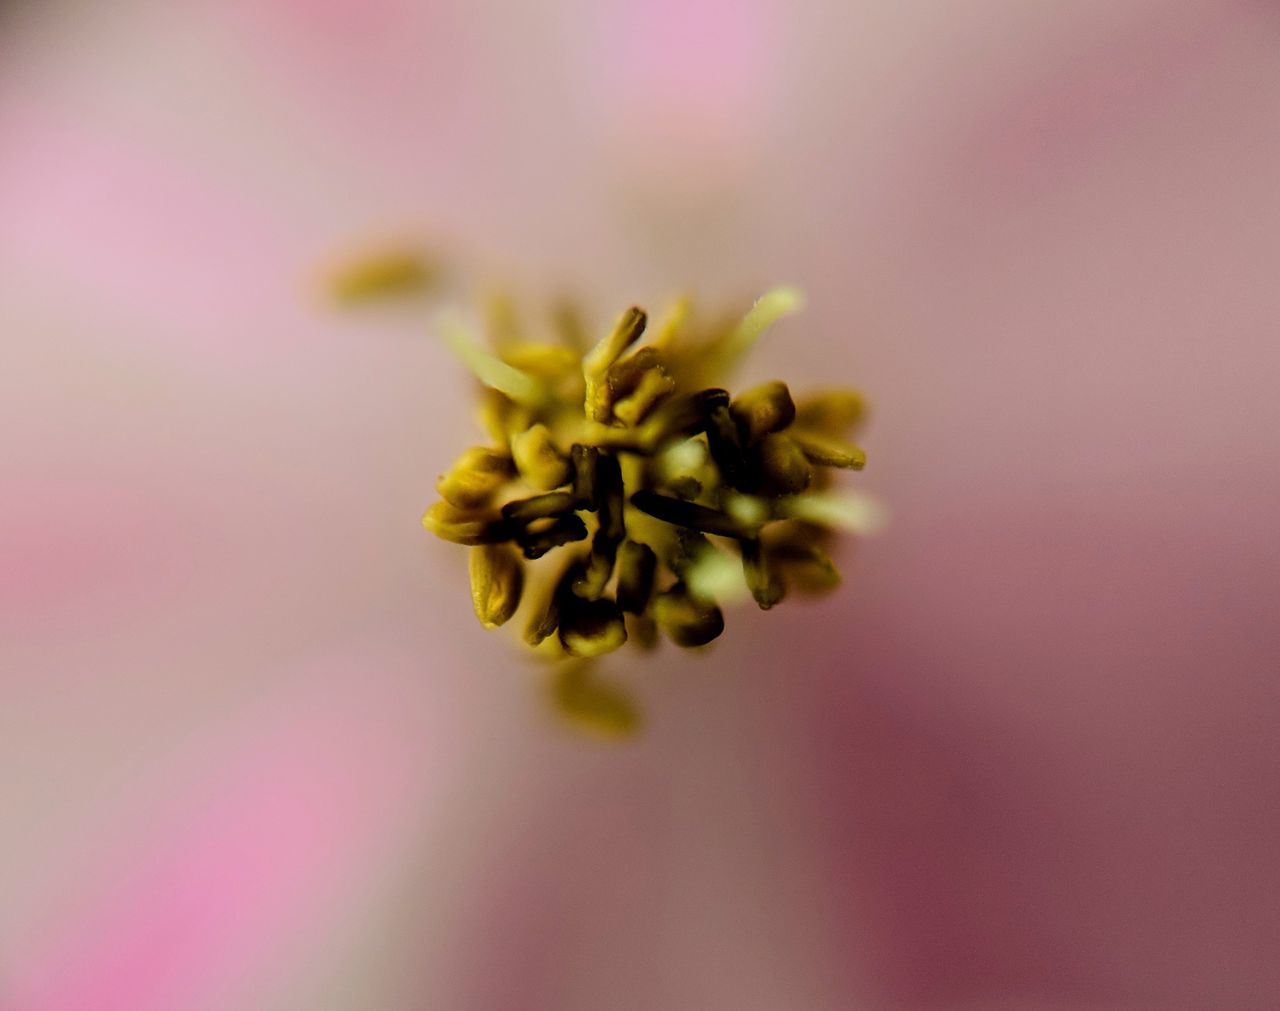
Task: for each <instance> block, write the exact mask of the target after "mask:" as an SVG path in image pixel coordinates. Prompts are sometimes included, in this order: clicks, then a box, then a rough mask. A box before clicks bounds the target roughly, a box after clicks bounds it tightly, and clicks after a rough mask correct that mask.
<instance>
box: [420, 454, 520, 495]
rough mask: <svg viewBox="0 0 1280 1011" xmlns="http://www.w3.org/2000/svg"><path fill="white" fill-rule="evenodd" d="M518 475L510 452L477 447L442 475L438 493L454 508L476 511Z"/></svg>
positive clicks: (460, 457) (462, 456)
mask: <svg viewBox="0 0 1280 1011" xmlns="http://www.w3.org/2000/svg"><path fill="white" fill-rule="evenodd" d="M514 472H515V469H514V468H513V467H512V464H511V457H509V456H508V455H507V454H506V453H500V452H498V451H497V450H493V449H486V448H484V447H482V446H477V447H474V448H472V449H468V450H467V451H466V452H464V453H463V454H462V455H461V456H459V457H458V459H456V460H455V461H454V462H453V464H452V465H451V466H450V467H449V469H448V470H447V471H445V473H444V474H442V475H441V476H440V479H439V480H438V481H437V482H436V491H437V492H439V493H440V497H441V498H443V499H444V500H445V501H447V502H448V503H449V504H450V505H453V506H457V507H458V508H459V509H474V508H476V507H477V506H482V505H485V504H486V503H487V502H488V501H489V499H490V498H492V497H493V493H494V492H496V491H497V490H498V489H499V488H501V487H502V486H503V485H504V484H505V483H506V482H507V481H509V480H510V479H511V477H512V475H513V474H514Z"/></svg>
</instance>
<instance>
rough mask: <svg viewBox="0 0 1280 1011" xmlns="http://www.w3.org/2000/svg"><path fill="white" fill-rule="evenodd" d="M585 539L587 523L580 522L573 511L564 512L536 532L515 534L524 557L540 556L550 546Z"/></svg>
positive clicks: (554, 546)
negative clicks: (543, 528) (547, 525)
mask: <svg viewBox="0 0 1280 1011" xmlns="http://www.w3.org/2000/svg"><path fill="white" fill-rule="evenodd" d="M586 539H587V525H586V524H585V523H583V522H582V519H581V517H579V516H577V515H575V514H574V513H565V514H564V515H563V516H560V517H558V518H557V519H556V521H555V522H554V523H553V524H552V525H551V526H549V527H548V528H547V529H545V530H540V531H538V532H537V533H529V532H527V531H526V532H524V533H522V534H520V535H519V536H517V538H516V541H517V543H518V544H519V545H520V547H521V548H522V549H523V550H524V556H525V558H530V559H532V558H541V557H542V556H543V555H545V554H546V553H547V552H548V551H550V550H551V549H552V548H558V547H560V546H561V545H563V544H570V543H572V542H573V541H585V540H586Z"/></svg>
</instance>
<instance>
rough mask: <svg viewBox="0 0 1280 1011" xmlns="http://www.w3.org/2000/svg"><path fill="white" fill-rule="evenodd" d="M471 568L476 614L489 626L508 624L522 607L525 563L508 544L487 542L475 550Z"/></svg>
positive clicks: (486, 626)
mask: <svg viewBox="0 0 1280 1011" xmlns="http://www.w3.org/2000/svg"><path fill="white" fill-rule="evenodd" d="M469 568H470V574H471V602H472V604H473V605H474V606H475V610H476V617H477V618H479V619H480V623H481V624H482V625H484V627H485V628H497V627H498V626H499V625H504V624H506V623H507V621H509V620H510V618H511V616H512V615H513V614H515V613H516V608H518V607H519V606H520V594H521V592H522V591H523V590H524V563H523V562H521V561H520V559H519V557H517V556H516V554H515V553H514V552H513V551H512V550H511V549H510V548H509V547H507V546H506V545H505V544H483V545H479V546H477V547H474V548H472V549H471V558H470V565H469Z"/></svg>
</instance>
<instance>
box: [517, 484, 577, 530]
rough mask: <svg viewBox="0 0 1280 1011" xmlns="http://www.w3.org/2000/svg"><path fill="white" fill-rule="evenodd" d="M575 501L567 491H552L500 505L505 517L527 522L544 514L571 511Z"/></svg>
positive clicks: (549, 514)
mask: <svg viewBox="0 0 1280 1011" xmlns="http://www.w3.org/2000/svg"><path fill="white" fill-rule="evenodd" d="M576 502H577V500H576V499H575V498H574V496H573V495H572V494H571V493H569V492H567V491H552V492H547V493H546V494H544V495H534V496H533V497H532V498H523V499H517V500H516V501H514V502H508V503H507V504H506V505H504V506H503V507H502V515H503V517H504V518H505V519H509V520H513V521H515V522H517V523H526V524H527V523H529V522H531V521H532V520H536V519H542V518H543V517H544V516H558V515H560V514H561V513H567V512H572V511H573V509H574V507H575V505H576Z"/></svg>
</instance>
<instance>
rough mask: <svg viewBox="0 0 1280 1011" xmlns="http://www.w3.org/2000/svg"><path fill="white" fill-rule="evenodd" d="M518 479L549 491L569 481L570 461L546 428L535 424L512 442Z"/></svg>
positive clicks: (538, 489)
mask: <svg viewBox="0 0 1280 1011" xmlns="http://www.w3.org/2000/svg"><path fill="white" fill-rule="evenodd" d="M511 455H512V456H514V457H515V461H516V467H517V469H519V471H520V476H521V477H522V478H524V480H525V482H526V483H527V484H528V485H529V487H530V488H533V489H535V490H536V491H551V489H553V488H559V487H560V486H561V485H562V484H565V483H566V482H568V480H569V461H568V460H566V459H565V458H564V456H563V455H561V453H560V451H559V450H558V449H557V448H556V444H555V441H554V440H553V439H552V438H551V432H550V430H549V429H548V428H547V426H546V425H542V424H538V425H534V426H533V427H531V428H530V429H529V430H528V431H525V432H521V433H520V434H519V435H516V436H514V437H513V438H512V439H511Z"/></svg>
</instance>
